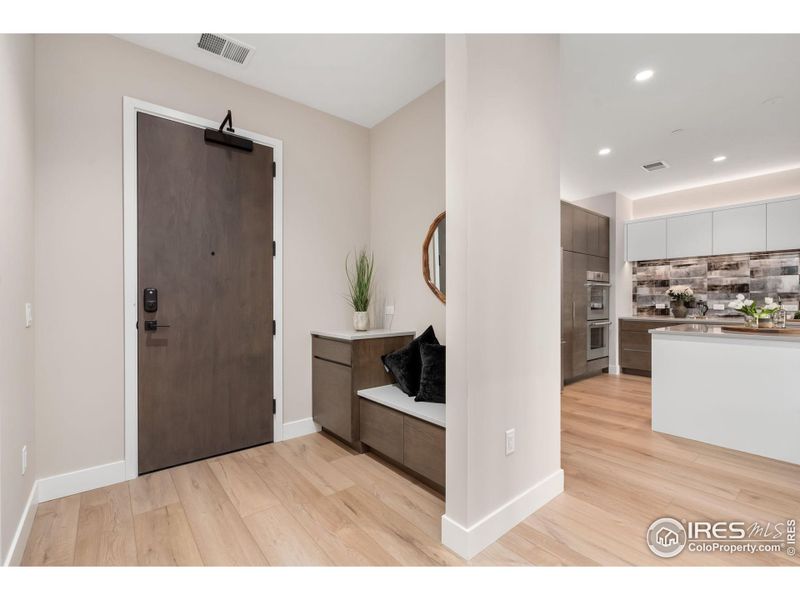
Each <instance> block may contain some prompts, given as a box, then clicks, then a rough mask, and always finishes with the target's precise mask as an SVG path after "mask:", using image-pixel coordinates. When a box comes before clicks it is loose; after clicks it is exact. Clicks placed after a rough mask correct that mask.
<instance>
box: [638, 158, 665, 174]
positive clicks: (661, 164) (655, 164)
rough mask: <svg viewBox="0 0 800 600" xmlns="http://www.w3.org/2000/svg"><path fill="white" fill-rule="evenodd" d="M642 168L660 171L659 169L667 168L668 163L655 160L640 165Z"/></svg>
mask: <svg viewBox="0 0 800 600" xmlns="http://www.w3.org/2000/svg"><path fill="white" fill-rule="evenodd" d="M642 168H643V169H644V170H645V171H650V172H653V171H660V170H661V169H669V165H668V164H667V163H665V162H664V161H663V160H657V161H656V162H651V163H648V164H646V165H642Z"/></svg>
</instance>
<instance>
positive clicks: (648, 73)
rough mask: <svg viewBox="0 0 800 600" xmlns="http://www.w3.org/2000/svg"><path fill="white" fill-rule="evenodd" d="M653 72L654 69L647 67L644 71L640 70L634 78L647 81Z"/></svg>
mask: <svg viewBox="0 0 800 600" xmlns="http://www.w3.org/2000/svg"><path fill="white" fill-rule="evenodd" d="M653 73H654V71H653V69H645V70H644V71H639V72H638V73H637V74H636V77H635V78H634V79H636V81H647V80H648V79H650V78H651V77H652V76H653Z"/></svg>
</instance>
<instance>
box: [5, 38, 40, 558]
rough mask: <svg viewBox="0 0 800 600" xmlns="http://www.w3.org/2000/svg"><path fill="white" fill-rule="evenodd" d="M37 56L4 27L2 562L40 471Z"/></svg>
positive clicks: (28, 40)
mask: <svg viewBox="0 0 800 600" xmlns="http://www.w3.org/2000/svg"><path fill="white" fill-rule="evenodd" d="M33 57H34V41H33V36H31V35H24V36H22V35H0V115H2V118H3V122H4V123H5V125H4V127H3V134H2V136H0V248H1V250H0V315H2V319H0V563H2V562H3V561H5V559H6V556H7V554H8V551H9V546H10V544H11V541H12V539H13V537H14V534H15V532H16V529H17V525H18V523H19V522H20V518H21V516H22V512H23V510H24V508H25V503H26V502H27V500H28V496H29V495H30V491H31V488H32V487H33V482H34V480H35V478H36V456H35V450H34V408H33V387H34V385H33V335H34V333H33V332H34V329H33V328H31V329H26V328H25V303H26V302H32V301H33V201H34V198H33V189H34V179H33V134H34V121H33V97H34V82H33ZM35 316H38V315H35ZM26 444H27V446H28V470H27V473H26V475H25V476H22V475H21V450H22V446H23V445H26Z"/></svg>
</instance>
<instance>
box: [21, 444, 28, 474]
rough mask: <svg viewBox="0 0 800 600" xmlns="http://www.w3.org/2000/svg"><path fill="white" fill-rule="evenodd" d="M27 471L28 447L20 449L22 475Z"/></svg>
mask: <svg viewBox="0 0 800 600" xmlns="http://www.w3.org/2000/svg"><path fill="white" fill-rule="evenodd" d="M27 470H28V446H23V447H22V474H23V475H25V471H27Z"/></svg>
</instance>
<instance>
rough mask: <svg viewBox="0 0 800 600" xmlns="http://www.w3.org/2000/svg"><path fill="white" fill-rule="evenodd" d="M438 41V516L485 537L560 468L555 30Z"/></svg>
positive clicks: (509, 521)
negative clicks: (441, 90)
mask: <svg viewBox="0 0 800 600" xmlns="http://www.w3.org/2000/svg"><path fill="white" fill-rule="evenodd" d="M446 48H447V58H446V77H447V90H446V96H447V97H446V107H447V108H446V118H447V132H446V135H447V157H446V168H447V213H448V217H447V219H448V224H447V236H448V237H447V257H448V289H449V290H450V292H451V293H450V296H449V298H448V304H447V329H448V331H447V335H448V352H447V513H446V519H445V524H446V525H447V523H448V521H449V522H452V523H456V524H457V526H456V527H457V529H451V528H450V527H449V526H446V527H445V529H444V532H445V542H446V543H448V544H450V543H451V540H450V539H448V531H457V530H458V531H465V532H469V533H467V534H466V535H468V536H469V537H470V539H471V540H472V541H471V542H470V543H473V542H475V543H479V545H482V543H481V540H482V541H483V542H486V541H487V540H486V538H484V537H482V536H484V535H489V534H491V535H497V536H499V535H500V534H501V533H503V530H505V529H507V528H508V527H511V526H513V525H515V524H516V522H517V521H518V520H520V519H522V518H524V517H525V516H527V514H526V513H525V514H520V512H519V511H525V510H527V511H528V512H530V510H533V508H530V507H531V505H530V504H529V503H528V502H529V501H530V500H531V499H532V498H533V496H531V495H530V493H531V492H532V490H534V489H536V487H537V485H538V484H539V483H540V482H543V481H544V480H545V479H547V478H550V481H552V480H553V478H555V480H558V478H559V476H560V455H559V449H560V427H559V423H560V416H559V413H560V411H559V408H560V396H559V361H560V357H559V351H558V348H559V346H560V345H559V340H560V331H559V322H558V319H555V318H553V314H555V313H557V312H558V307H559V305H560V299H559V296H560V268H559V266H560V245H561V244H560V239H559V238H560V228H559V227H558V223H559V219H560V204H559V136H560V132H559V122H560V121H559V89H558V71H559V62H558V61H559V41H558V36H554V35H500V36H494V35H466V36H464V35H448V36H447V42H446ZM476 166H479V168H476ZM508 429H515V430H516V451H515V452H514V453H513V454H511V455H509V456H506V455H505V444H504V440H505V431H506V430H508ZM526 507H528V508H526ZM487 518H488V520H487V521H484V519H487ZM470 529H472V531H469V530H470ZM485 532H488V533H485ZM453 539H455V538H453ZM475 540H477V541H475ZM489 541H491V540H489ZM454 547H455V546H454ZM457 549H458V548H457ZM476 549H479V548H475V547H472V548H471V551H470V552H469V553H468V554H471V553H472V551H474V550H476ZM462 553H463V552H462Z"/></svg>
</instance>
